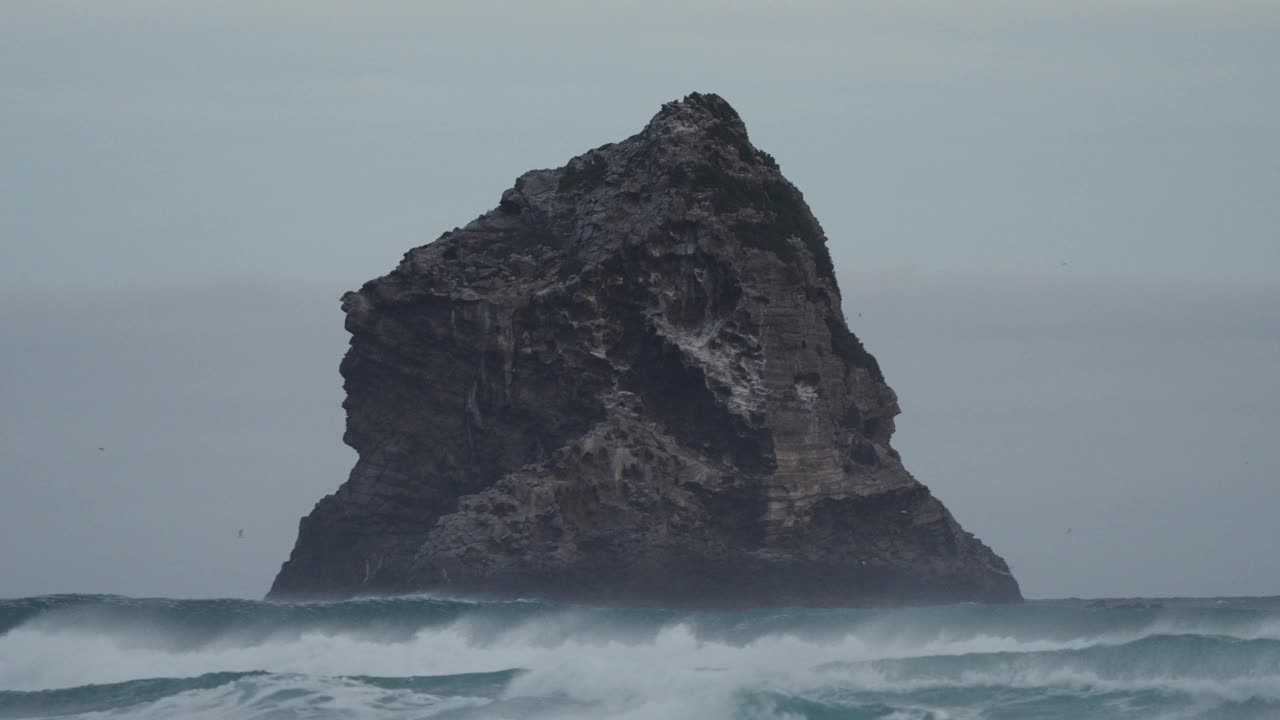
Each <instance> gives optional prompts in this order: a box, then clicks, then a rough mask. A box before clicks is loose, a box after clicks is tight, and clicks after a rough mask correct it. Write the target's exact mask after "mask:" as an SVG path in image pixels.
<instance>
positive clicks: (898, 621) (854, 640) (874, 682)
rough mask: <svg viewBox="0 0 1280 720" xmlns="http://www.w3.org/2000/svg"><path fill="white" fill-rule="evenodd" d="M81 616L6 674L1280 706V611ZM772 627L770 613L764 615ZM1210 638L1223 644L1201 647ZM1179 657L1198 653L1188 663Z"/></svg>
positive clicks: (58, 623) (565, 702) (761, 706)
mask: <svg viewBox="0 0 1280 720" xmlns="http://www.w3.org/2000/svg"><path fill="white" fill-rule="evenodd" d="M477 607H480V606H477ZM69 617H70V616H66V617H64V616H61V615H59V614H58V613H57V612H53V613H48V614H45V615H43V616H41V617H39V618H37V619H34V620H32V621H29V622H27V623H25V624H23V625H21V626H19V627H17V628H15V629H12V630H10V631H9V632H7V633H4V634H2V635H0V689H8V690H27V691H30V690H41V689H51V688H72V687H78V686H83V685H89V684H101V683H118V682H126V681H130V680H135V679H139V678H153V677H173V678H182V677H196V676H200V675H205V674H207V673H215V672H249V671H264V672H267V673H270V674H268V675H254V676H249V677H243V678H239V679H235V680H233V681H229V682H227V683H224V684H222V685H219V686H217V687H213V688H206V689H196V690H188V691H186V692H180V693H177V694H174V695H171V696H168V697H164V698H162V699H159V700H154V701H148V702H147V703H144V704H142V705H139V706H137V707H136V708H134V709H133V710H132V711H131V714H130V715H129V716H130V717H148V718H150V717H155V718H160V717H266V716H271V717H340V716H343V715H344V714H345V715H347V716H352V715H356V716H360V717H374V718H381V717H387V718H399V717H433V716H436V715H440V714H441V713H443V714H445V715H447V716H449V717H456V718H486V717H572V718H600V717H610V718H628V719H630V720H649V719H650V718H708V719H714V718H744V717H746V718H754V719H755V720H782V719H785V720H794V719H795V718H801V717H805V714H804V712H805V711H804V710H803V703H805V702H809V703H820V704H825V705H829V706H846V707H856V706H870V705H875V706H876V707H880V708H881V709H882V710H883V715H884V717H885V718H899V719H903V720H906V719H910V720H925V719H927V720H942V719H943V718H947V719H951V720H965V719H967V718H975V719H976V718H980V717H983V712H984V711H983V709H982V706H981V705H980V704H979V705H977V706H974V705H973V700H972V697H971V696H970V695H963V694H957V693H952V694H953V695H954V696H955V699H954V700H953V701H950V704H947V703H942V702H941V701H939V700H938V699H937V697H938V696H939V693H944V694H945V693H946V692H947V691H967V690H973V689H982V688H986V689H990V690H991V691H992V692H991V693H990V695H991V696H992V697H996V696H998V695H1001V694H1006V695H1007V694H1010V693H1012V695H1010V697H1013V698H1014V700H1016V701H1017V702H1032V701H1035V700H1036V698H1037V697H1040V696H1041V695H1043V696H1045V697H1055V698H1058V699H1061V698H1063V697H1067V698H1079V699H1080V700H1081V701H1082V702H1083V701H1087V700H1089V699H1090V698H1095V699H1099V700H1098V701H1099V702H1101V703H1102V707H1105V708H1110V709H1111V711H1113V712H1109V713H1108V715H1109V716H1111V717H1132V718H1156V717H1162V716H1164V715H1168V716H1169V717H1177V715H1176V713H1182V712H1192V711H1194V712H1200V713H1204V712H1207V710H1206V708H1208V709H1212V708H1216V707H1219V706H1222V705H1224V704H1231V703H1237V704H1242V703H1243V704H1247V703H1255V704H1256V703H1276V704H1277V706H1276V707H1277V709H1278V710H1280V643H1274V644H1273V643H1272V642H1271V641H1275V640H1277V639H1278V638H1277V633H1276V630H1277V629H1280V624H1278V623H1276V622H1274V621H1271V620H1268V619H1264V620H1261V621H1249V622H1239V621H1237V619H1230V621H1229V622H1214V621H1213V619H1212V617H1209V618H1207V619H1206V617H1203V616H1195V617H1170V616H1167V615H1160V614H1154V615H1149V616H1141V617H1142V618H1145V619H1142V620H1140V621H1134V622H1124V623H1116V624H1106V623H1103V624H1101V625H1098V627H1102V628H1104V629H1103V630H1101V631H1096V632H1093V633H1082V634H1080V635H1078V636H1070V635H1069V634H1068V635H1064V633H1063V631H1062V629H1061V628H1060V627H1057V626H1055V625H1054V624H1053V618H1049V620H1048V621H1046V622H1044V623H1041V624H1036V623H1030V624H1028V623H1021V624H1019V623H1010V624H1009V625H1008V627H1007V628H1006V631H1005V632H1001V631H998V630H996V629H995V628H998V627H999V626H1000V624H1001V623H1000V622H998V621H997V622H983V623H978V624H976V625H973V626H971V627H969V628H968V629H966V628H965V627H964V626H963V623H960V622H956V623H955V624H954V625H955V627H952V626H951V625H950V624H949V623H947V622H941V623H937V622H935V623H934V624H933V625H931V626H924V627H922V626H920V625H919V624H915V623H914V622H907V623H906V624H903V620H902V618H901V617H899V616H897V615H893V614H889V615H886V616H884V617H883V618H878V617H877V616H872V617H870V618H869V619H868V618H860V619H859V620H858V622H846V621H845V620H842V619H841V618H840V617H835V620H833V622H832V625H831V627H830V631H829V632H825V633H824V632H821V624H820V623H818V629H817V630H815V623H814V622H813V616H812V615H809V616H803V615H802V616H797V618H798V619H796V618H790V617H788V616H787V615H786V613H779V614H777V615H776V616H773V617H762V616H759V615H756V616H752V617H751V618H749V619H748V620H744V621H743V623H744V624H745V625H750V626H751V627H755V628H757V630H756V631H753V632H750V633H746V634H735V632H734V630H737V628H734V630H730V631H726V630H724V629H723V627H722V628H721V629H720V630H718V631H717V630H708V628H707V626H706V625H705V624H699V622H697V621H695V620H680V619H678V618H675V619H672V618H673V617H674V616H671V617H666V616H664V617H666V619H662V618H659V619H657V620H653V621H652V622H651V623H650V625H645V624H644V622H638V621H636V620H635V619H634V618H631V619H630V620H628V619H627V617H626V616H618V617H616V618H615V617H614V616H610V615H607V614H605V615H601V614H599V613H592V612H590V611H584V610H576V609H566V610H554V609H548V610H541V609H537V610H535V611H530V612H528V613H525V614H524V615H521V616H518V617H516V618H515V619H511V618H506V619H505V620H503V621H501V622H495V621H494V619H493V618H492V617H479V616H476V615H473V614H472V613H470V612H469V611H468V612H463V613H461V614H460V615H459V616H458V617H456V618H454V619H453V620H451V621H448V622H444V621H442V622H440V623H438V624H435V625H431V626H428V627H420V628H418V629H408V630H405V631H404V632H403V633H401V634H396V633H395V632H392V631H390V630H388V629H387V628H386V627H378V628H369V627H359V626H354V627H353V626H351V625H349V624H348V625H342V626H334V627H327V628H326V627H325V626H324V625H323V624H320V625H319V626H314V627H311V629H298V628H296V627H295V628H293V629H288V628H283V629H280V630H278V631H276V632H265V633H264V632H261V631H260V630H259V631H256V632H254V633H250V632H243V631H239V630H237V629H236V628H234V627H232V628H230V629H228V630H226V631H225V632H220V633H218V634H215V635H213V636H211V637H208V638H204V639H201V640H200V641H199V642H196V643H194V644H193V643H192V642H190V641H189V639H188V640H185V641H182V642H178V641H172V639H170V638H166V637H163V636H162V635H163V632H172V631H173V630H172V624H170V625H162V624H158V625H155V626H152V627H149V626H148V625H147V623H145V622H139V621H137V619H136V618H134V619H132V620H130V621H128V622H119V623H114V624H113V623H112V622H109V621H103V622H85V621H84V618H83V616H80V617H79V619H78V620H76V621H75V622H71V621H69V620H68V618H69ZM1118 617H1125V618H1128V617H1133V618H1134V619H1135V620H1137V619H1138V617H1139V616H1118ZM619 618H621V619H619ZM792 620H794V621H795V622H792ZM820 620H821V618H820ZM628 622H629V623H630V624H629V625H628V624H627V623H628ZM645 622H649V621H645ZM752 623H754V625H752ZM806 623H807V624H806ZM762 624H763V625H762ZM637 625H639V627H637ZM764 625H767V627H768V629H767V630H759V628H760V627H762V626H764ZM159 627H169V628H170V629H169V630H165V631H161V630H159V629H158V628H159ZM157 633H159V635H158V634H157ZM1259 641H1261V642H1259ZM1197 643H1199V644H1202V645H1204V647H1206V648H1207V650H1206V652H1209V653H1211V654H1212V655H1211V656H1205V657H1200V653H1201V651H1200V650H1198V649H1197V648H1198V647H1200V646H1199V645H1197ZM1167 653H1181V655H1179V656H1178V657H1173V658H1172V659H1171V658H1169V657H1166V656H1165V655H1166V654H1167ZM513 668H519V669H521V670H523V671H524V672H522V673H520V674H518V675H516V676H515V677H514V678H512V679H510V681H509V682H506V683H505V689H503V690H501V692H490V693H488V694H487V696H484V697H480V696H477V697H470V696H468V695H467V693H466V692H463V691H450V692H451V693H452V694H446V696H436V695H433V694H431V692H430V691H426V690H422V689H420V688H419V689H414V688H412V687H409V688H407V689H406V688H398V689H385V688H384V687H381V686H379V685H378V684H377V683H376V682H366V681H364V680H362V679H361V677H359V676H370V677H385V678H406V677H429V676H447V675H456V674H460V673H487V672H494V671H503V670H509V669H513ZM504 681H505V678H504ZM499 685H501V683H499ZM1138 693H1147V694H1149V695H1151V696H1152V697H1156V698H1158V699H1161V700H1160V702H1161V703H1164V704H1163V705H1160V706H1159V707H1154V706H1152V707H1148V706H1146V705H1142V704H1141V703H1138V704H1136V705H1135V706H1134V707H1136V708H1137V709H1136V710H1135V709H1133V708H1129V707H1128V706H1127V705H1125V703H1129V702H1131V701H1132V702H1135V703H1136V702H1137V701H1136V700H1134V699H1133V696H1135V694H1138ZM481 694H482V695H483V693H481ZM922 698H926V699H927V698H932V700H930V701H929V702H925V701H924V700H923V699H922ZM1169 698H1173V699H1169ZM1143 702H1146V703H1148V704H1150V703H1151V702H1154V701H1152V700H1151V699H1150V698H1147V699H1145V700H1143ZM2 710H3V708H2V707H0V711H2ZM1264 711H1265V708H1264ZM876 712H880V711H876ZM1144 713H1145V714H1144ZM0 715H3V712H0ZM1189 717H1194V715H1191V716H1189ZM1248 717H1265V715H1257V714H1255V715H1249V716H1248Z"/></svg>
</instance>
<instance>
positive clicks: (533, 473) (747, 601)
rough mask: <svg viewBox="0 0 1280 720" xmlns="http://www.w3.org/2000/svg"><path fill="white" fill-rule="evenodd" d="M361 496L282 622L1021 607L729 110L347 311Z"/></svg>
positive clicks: (641, 143)
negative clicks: (529, 609)
mask: <svg viewBox="0 0 1280 720" xmlns="http://www.w3.org/2000/svg"><path fill="white" fill-rule="evenodd" d="M342 307H343V310H344V311H345V312H346V316H347V318H346V327H347V330H348V331H350V333H351V348H350V350H349V351H348V353H347V355H346V358H345V359H344V360H343V362H342V376H343V377H344V378H345V380H346V382H345V388H346V391H347V400H346V402H345V403H344V407H345V408H346V411H347V431H346V434H345V436H344V440H345V441H346V442H347V444H349V445H350V446H351V447H353V448H355V450H356V452H357V453H358V454H359V460H358V461H357V463H356V465H355V468H354V469H353V470H352V471H351V476H350V479H349V480H348V481H347V482H346V483H345V484H344V485H342V487H340V488H339V489H338V491H337V492H336V493H334V494H333V495H330V496H328V497H325V498H324V499H322V500H321V501H320V502H319V503H318V504H317V505H316V507H315V509H314V510H313V511H312V513H311V514H310V515H309V516H307V517H305V518H303V520H302V522H301V526H300V529H299V532H298V541H297V545H296V546H295V547H294V550H293V554H292V555H291V556H290V558H289V560H288V561H287V562H286V563H284V566H283V567H282V568H281V570H280V574H279V575H278V576H277V577H276V580H275V584H274V585H273V586H272V588H271V593H270V596H271V597H277V598H297V597H345V596H352V595H361V594H385V593H405V592H419V591H425V592H439V593H448V594H462V595H472V596H491V597H531V598H544V599H549V600H559V601H571V602H586V603H601V604H625V605H669V606H691V607H749V606H780V605H891V604H907V603H931V602H955V601H993V602H1006V601H1017V600H1020V599H1021V598H1020V595H1019V590H1018V585H1017V583H1016V582H1015V581H1014V579H1013V577H1012V576H1011V575H1010V573H1009V569H1008V566H1007V565H1006V564H1005V563H1004V561H1003V560H1001V559H1000V558H999V557H998V556H997V555H995V553H993V552H992V551H991V549H990V548H988V547H987V546H986V545H984V544H982V543H981V542H980V541H979V540H977V539H976V538H974V536H973V535H971V534H969V533H967V532H965V531H964V530H963V529H962V528H961V527H960V525H959V524H957V523H956V521H955V520H954V519H953V518H952V517H951V515H950V513H948V512H947V510H946V508H944V507H943V506H942V504H941V503H940V502H939V501H938V500H936V499H935V498H934V497H933V496H932V495H931V494H930V493H929V490H928V489H927V488H926V487H925V486H924V485H921V484H920V483H919V482H917V481H916V480H915V479H914V478H912V477H911V475H910V474H908V473H907V471H906V470H905V469H904V468H903V465H902V462H901V460H900V459H899V456H898V453H897V452H896V451H894V449H893V448H892V447H891V446H890V444H889V441H890V436H891V435H892V434H893V429H894V426H893V418H894V416H895V415H896V414H897V413H898V404H897V399H896V397H895V395H894V393H893V391H892V390H891V389H889V387H888V385H886V384H885V382H884V377H883V375H882V374H881V372H880V368H879V367H878V366H877V364H876V361H875V359H874V358H873V357H872V356H871V355H870V354H868V353H867V351H866V350H864V349H863V346H862V344H861V343H860V342H859V341H858V339H857V338H856V337H854V335H853V334H852V333H851V332H850V331H849V329H848V327H847V326H846V324H845V321H844V316H843V313H842V311H841V306H840V293H839V290H838V288H837V287H836V279H835V275H834V273H833V269H832V264H831V258H830V255H829V254H828V253H827V248H826V239H825V237H824V235H823V232H822V228H821V227H820V226H819V225H818V222H817V220H816V219H814V217H813V215H812V214H811V213H810V211H809V208H808V207H807V206H806V205H805V202H804V199H803V198H802V196H801V195H800V192H799V191H798V190H796V189H795V188H794V187H793V186H792V185H791V184H790V183H789V182H787V180H786V179H785V178H783V176H782V174H781V172H779V170H778V165H777V163H775V162H774V160H773V158H772V157H770V156H769V155H768V154H766V153H764V152H761V151H759V150H757V149H756V148H755V147H753V146H752V144H751V142H750V141H749V140H748V138H747V131H746V128H745V126H744V125H743V123H742V120H741V119H740V118H739V117H738V114H737V113H736V112H735V111H734V110H733V108H731V107H730V106H729V104H728V103H727V102H725V101H724V100H723V99H721V98H720V97H718V96H716V95H710V94H707V95H704V94H697V93H695V94H692V95H690V96H688V97H687V98H685V99H684V100H682V101H678V102H671V103H668V104H666V105H664V106H663V107H662V110H661V111H660V112H659V113H658V114H657V116H655V117H654V118H653V120H652V121H651V122H650V123H649V124H648V125H647V126H646V127H645V128H644V130H642V131H641V132H640V133H639V134H637V135H634V136H632V137H630V138H627V139H626V140H623V141H622V142H619V143H616V144H610V145H604V146H602V147H599V148H596V149H595V150H591V151H589V152H587V153H586V154H584V155H579V156H578V157H575V158H573V159H572V160H570V161H569V163H568V164H567V165H565V166H564V167H562V168H558V169H554V170H534V171H531V172H528V173H525V174H524V175H522V176H520V177H519V178H518V179H517V180H516V182H515V186H514V187H512V188H511V189H509V190H507V191H506V192H504V193H503V194H502V198H501V202H500V203H499V205H498V207H497V208H496V209H494V210H492V211H491V212H488V213H486V214H484V215H482V216H481V217H479V218H477V219H476V220H474V221H472V222H471V223H470V224H469V225H467V226H466V227H465V228H462V229H458V230H454V231H452V232H447V233H445V234H444V235H443V236H441V237H440V238H439V239H438V240H436V241H435V242H433V243H430V244H428V245H425V246H422V247H419V248H415V249H413V250H410V251H409V252H408V253H407V254H406V255H405V256H404V259H403V260H402V261H401V263H400V265H399V266H398V267H397V268H396V269H395V270H393V271H391V272H390V273H389V274H387V275H386V276H384V277H381V278H378V279H376V280H373V281H371V282H368V283H366V284H365V285H364V287H362V288H361V289H360V290H359V291H358V292H353V293H347V294H346V295H345V296H344V297H343V304H342Z"/></svg>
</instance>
